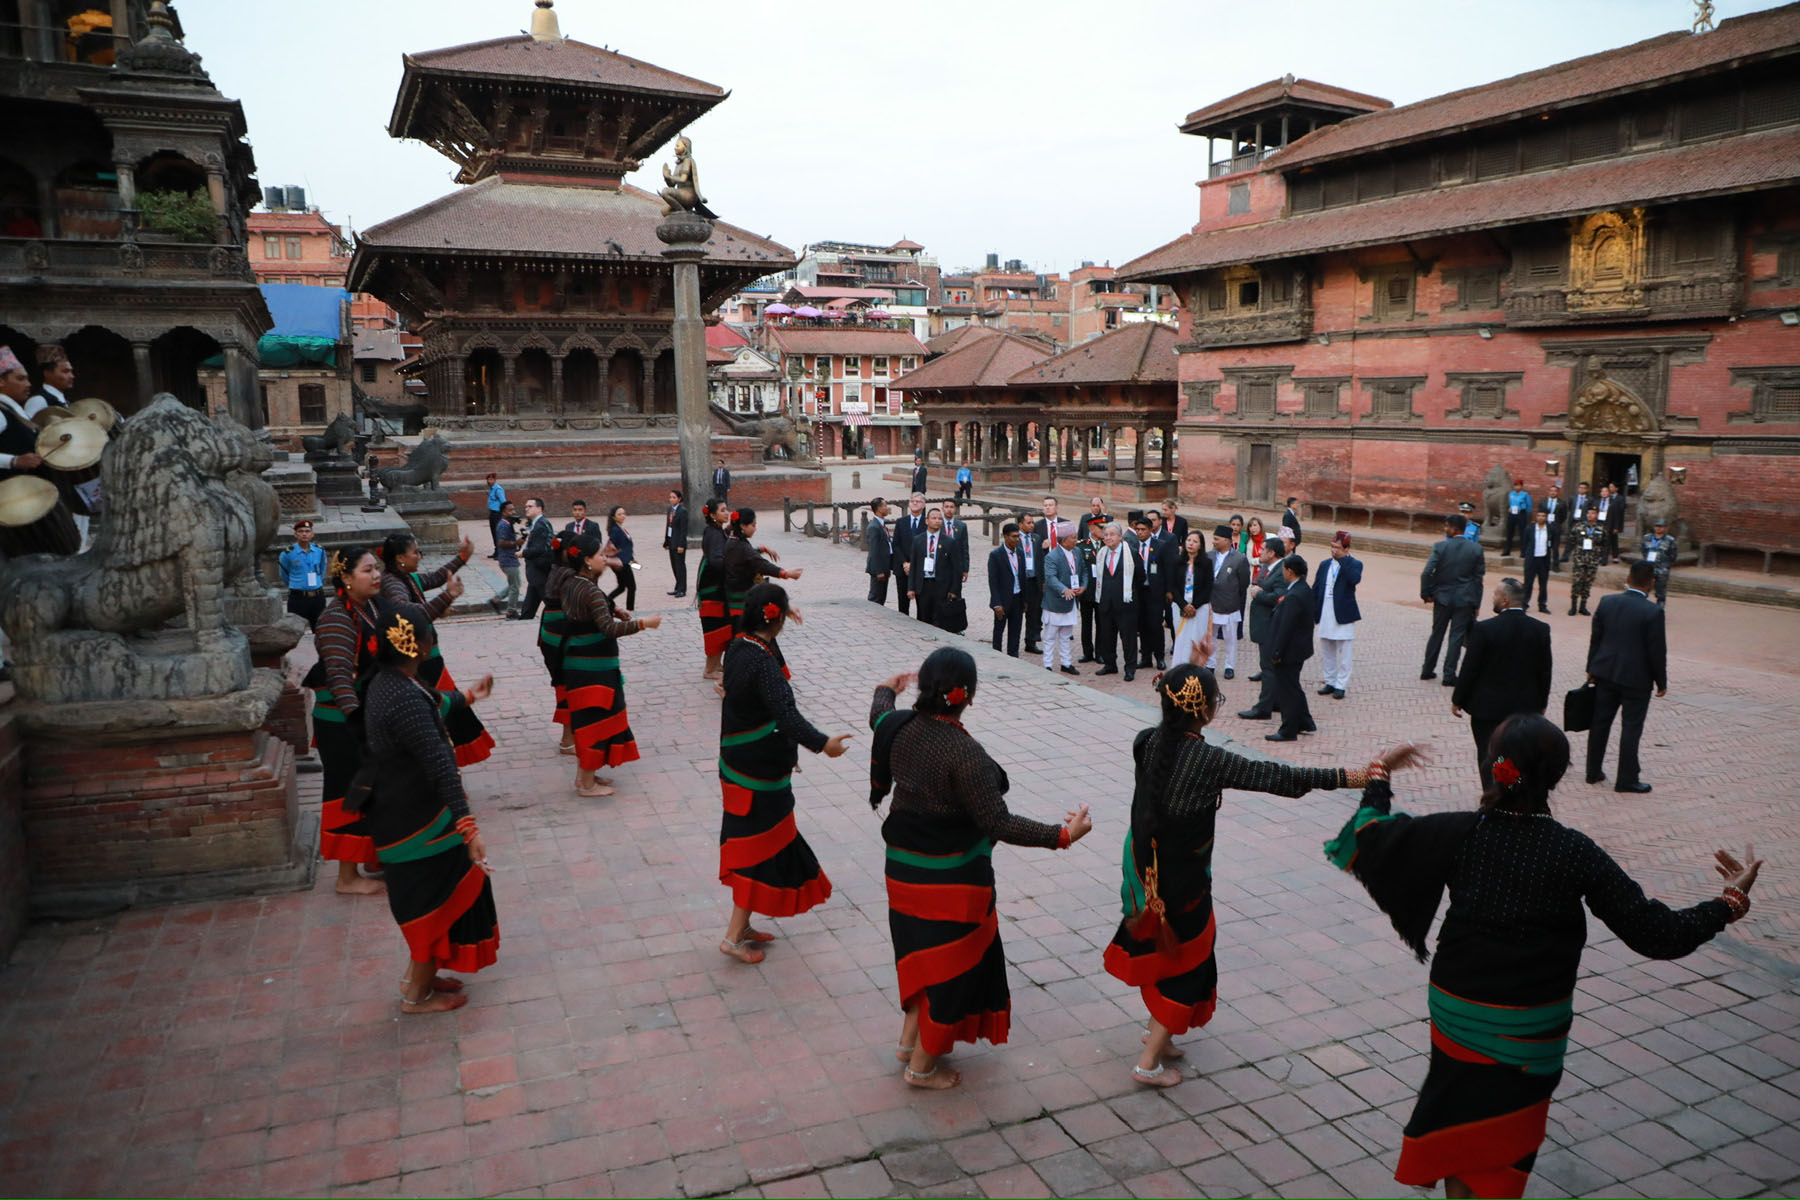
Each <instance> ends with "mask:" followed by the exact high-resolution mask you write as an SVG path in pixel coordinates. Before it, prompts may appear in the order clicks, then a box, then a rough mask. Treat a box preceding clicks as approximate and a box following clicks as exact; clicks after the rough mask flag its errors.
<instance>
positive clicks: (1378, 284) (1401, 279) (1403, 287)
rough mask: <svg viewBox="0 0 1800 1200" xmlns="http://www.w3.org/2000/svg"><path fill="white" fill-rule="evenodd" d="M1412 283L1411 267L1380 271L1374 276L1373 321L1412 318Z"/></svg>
mask: <svg viewBox="0 0 1800 1200" xmlns="http://www.w3.org/2000/svg"><path fill="white" fill-rule="evenodd" d="M1413 283H1414V276H1413V271H1412V268H1411V267H1398V268H1391V269H1389V270H1385V271H1382V272H1381V273H1379V274H1377V275H1376V276H1375V306H1374V307H1375V319H1376V320H1377V321H1407V320H1411V319H1412V316H1413Z"/></svg>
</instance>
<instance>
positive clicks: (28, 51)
mask: <svg viewBox="0 0 1800 1200" xmlns="http://www.w3.org/2000/svg"><path fill="white" fill-rule="evenodd" d="M44 5H45V0H19V20H20V21H22V22H23V23H24V25H25V28H24V29H23V30H22V31H21V36H20V39H19V44H20V45H21V46H23V47H24V48H25V57H26V58H35V59H36V60H37V61H39V62H55V61H56V59H57V52H56V30H54V29H52V28H51V27H50V16H49V13H48V12H47V11H46V10H45V7H44Z"/></svg>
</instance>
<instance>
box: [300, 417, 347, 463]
mask: <svg viewBox="0 0 1800 1200" xmlns="http://www.w3.org/2000/svg"><path fill="white" fill-rule="evenodd" d="M355 441H356V426H355V424H354V423H353V422H352V421H351V420H350V416H349V414H348V413H339V414H338V415H337V416H335V417H333V418H332V420H331V424H329V425H327V426H326V427H325V432H324V433H317V434H314V433H309V434H305V435H304V436H302V437H301V439H300V448H301V449H302V450H304V451H306V458H307V461H308V462H317V461H319V460H320V459H325V458H335V457H337V456H338V455H341V454H343V453H344V452H345V451H347V450H349V449H350V447H351V445H352V444H354V443H355Z"/></svg>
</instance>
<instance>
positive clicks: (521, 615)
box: [506, 612, 525, 621]
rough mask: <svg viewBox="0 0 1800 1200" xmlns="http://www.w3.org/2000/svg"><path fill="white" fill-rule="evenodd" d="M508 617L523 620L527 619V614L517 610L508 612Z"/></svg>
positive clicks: (513, 619)
mask: <svg viewBox="0 0 1800 1200" xmlns="http://www.w3.org/2000/svg"><path fill="white" fill-rule="evenodd" d="M506 619H507V620H509V621H523V620H524V619H525V614H524V613H516V612H515V613H507V614H506Z"/></svg>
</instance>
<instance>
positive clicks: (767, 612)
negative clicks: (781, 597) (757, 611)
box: [763, 602, 781, 621]
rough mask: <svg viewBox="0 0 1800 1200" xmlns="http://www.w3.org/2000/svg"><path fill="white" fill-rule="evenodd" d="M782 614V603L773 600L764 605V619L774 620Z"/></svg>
mask: <svg viewBox="0 0 1800 1200" xmlns="http://www.w3.org/2000/svg"><path fill="white" fill-rule="evenodd" d="M780 615H781V605H779V604H775V603H773V602H771V603H768V604H765V605H763V620H765V621H773V620H774V619H775V618H776V617H779V616H780Z"/></svg>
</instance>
